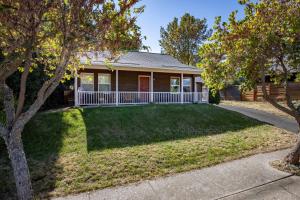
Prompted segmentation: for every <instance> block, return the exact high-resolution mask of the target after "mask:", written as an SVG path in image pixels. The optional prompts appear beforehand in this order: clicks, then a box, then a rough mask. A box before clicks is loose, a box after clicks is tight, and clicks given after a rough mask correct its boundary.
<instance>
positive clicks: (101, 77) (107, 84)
mask: <svg viewBox="0 0 300 200" xmlns="http://www.w3.org/2000/svg"><path fill="white" fill-rule="evenodd" d="M98 90H99V91H105V92H106V91H111V75H110V74H98Z"/></svg>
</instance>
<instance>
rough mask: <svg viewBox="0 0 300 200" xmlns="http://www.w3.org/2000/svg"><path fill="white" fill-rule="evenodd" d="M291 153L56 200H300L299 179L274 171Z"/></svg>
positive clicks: (242, 160) (269, 154)
mask: <svg viewBox="0 0 300 200" xmlns="http://www.w3.org/2000/svg"><path fill="white" fill-rule="evenodd" d="M287 152H288V150H283V151H277V152H272V153H266V154H257V155H254V156H251V157H248V158H244V159H240V160H235V161H231V162H227V163H222V164H219V165H216V166H213V167H209V168H204V169H200V170H194V171H191V172H186V173H181V174H176V175H172V176H169V177H161V178H158V179H156V180H149V181H142V182H140V183H137V184H131V185H127V186H123V187H115V188H108V189H103V190H98V191H93V192H88V193H82V194H79V195H75V196H68V197H61V198H58V199H56V200H79V199H80V200H126V199H128V200H144V199H151V200H152V199H153V200H169V199H171V200H172V199H173V200H182V199H187V200H217V199H224V200H244V199H253V200H254V199H273V200H276V199H277V200H282V199H284V200H297V199H299V200H300V190H299V188H300V177H298V176H293V175H291V174H288V173H284V172H281V171H278V170H276V169H274V168H272V167H271V166H270V165H269V162H271V161H273V160H276V159H281V158H282V157H283V156H284V155H286V154H287Z"/></svg>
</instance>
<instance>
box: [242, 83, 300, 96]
mask: <svg viewBox="0 0 300 200" xmlns="http://www.w3.org/2000/svg"><path fill="white" fill-rule="evenodd" d="M266 89H267V92H268V94H269V95H271V97H273V98H275V99H276V100H277V101H283V100H284V99H285V92H284V88H283V87H282V86H277V85H274V84H268V85H267V87H266ZM289 90H290V94H291V97H292V99H293V100H300V83H299V82H298V83H289ZM241 99H242V101H263V92H262V86H261V85H258V86H257V87H256V89H254V90H251V91H246V92H243V93H242V95H241Z"/></svg>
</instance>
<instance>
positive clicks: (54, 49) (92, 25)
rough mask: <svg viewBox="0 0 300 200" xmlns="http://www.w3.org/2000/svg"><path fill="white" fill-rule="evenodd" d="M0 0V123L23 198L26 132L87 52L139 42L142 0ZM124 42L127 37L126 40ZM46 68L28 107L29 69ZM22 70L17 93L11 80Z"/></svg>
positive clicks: (27, 186) (27, 187)
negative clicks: (1, 114) (1, 117)
mask: <svg viewBox="0 0 300 200" xmlns="http://www.w3.org/2000/svg"><path fill="white" fill-rule="evenodd" d="M115 2H116V1H113V0H107V1H105V0H72V1H69V0H0V41H1V42H0V50H1V54H2V55H3V56H2V57H3V58H2V59H1V62H0V93H1V95H2V96H3V105H4V111H5V123H1V124H0V136H1V137H2V138H3V139H4V141H5V145H6V147H7V151H8V155H9V158H10V160H11V165H12V168H13V173H14V177H15V182H16V187H17V195H18V198H19V199H26V200H27V199H32V198H33V194H32V187H31V181H30V174H29V169H28V165H27V161H26V156H25V152H24V149H23V144H22V139H21V136H22V131H23V129H24V126H25V125H26V123H27V122H28V121H29V120H30V119H31V118H32V117H33V116H34V115H35V114H36V113H37V111H38V110H39V109H40V107H41V106H42V105H43V103H44V102H45V100H46V99H47V98H48V97H49V95H50V94H51V93H52V92H53V90H54V89H55V88H56V87H57V86H58V84H59V83H60V81H61V80H62V79H63V78H64V77H70V76H71V75H72V72H74V70H76V69H77V68H78V67H79V66H80V63H79V59H78V58H79V57H80V55H81V54H84V52H86V51H94V50H95V51H96V50H97V51H98V50H107V51H110V52H112V55H115V54H116V52H117V51H118V50H119V49H120V47H122V48H124V47H125V44H126V45H127V46H128V48H129V49H130V48H134V47H136V46H138V45H139V44H141V39H140V34H139V31H138V30H137V26H136V25H135V21H136V14H138V13H140V12H142V11H143V7H140V8H135V9H133V6H134V4H135V3H137V2H138V0H119V1H118V4H116V3H115ZM124 41H126V42H124ZM37 68H39V69H40V68H42V70H43V71H44V73H45V74H47V78H46V79H45V80H44V81H43V83H42V85H41V87H40V88H39V89H38V91H37V92H36V98H35V99H34V101H33V103H31V105H30V106H29V107H28V108H25V107H24V102H25V94H26V86H28V82H27V79H28V77H29V76H30V72H31V71H33V70H35V69H37ZM17 71H19V72H20V73H21V78H20V82H19V88H20V89H19V92H18V96H17V98H16V102H15V98H14V93H13V90H12V89H11V88H10V87H9V86H8V85H7V79H8V78H9V77H10V76H12V75H13V74H14V73H16V72H17Z"/></svg>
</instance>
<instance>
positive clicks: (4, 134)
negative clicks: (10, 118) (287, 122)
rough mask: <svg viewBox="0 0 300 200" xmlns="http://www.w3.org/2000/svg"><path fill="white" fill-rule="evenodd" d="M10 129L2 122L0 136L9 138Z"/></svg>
mask: <svg viewBox="0 0 300 200" xmlns="http://www.w3.org/2000/svg"><path fill="white" fill-rule="evenodd" d="M7 133H8V130H7V129H6V128H5V127H4V126H3V125H2V124H1V123H0V137H2V138H3V139H4V140H6V138H7Z"/></svg>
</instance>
